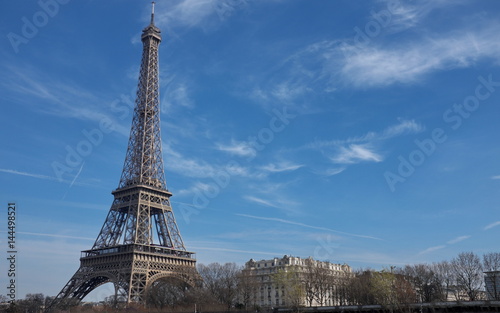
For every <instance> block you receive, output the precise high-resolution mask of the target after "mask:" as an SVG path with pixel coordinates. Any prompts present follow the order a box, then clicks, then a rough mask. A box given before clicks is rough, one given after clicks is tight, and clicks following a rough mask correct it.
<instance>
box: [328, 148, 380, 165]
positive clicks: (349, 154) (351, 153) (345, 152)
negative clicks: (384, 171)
mask: <svg viewBox="0 0 500 313" xmlns="http://www.w3.org/2000/svg"><path fill="white" fill-rule="evenodd" d="M330 159H331V160H332V161H333V162H334V163H340V164H352V163H359V162H364V161H366V162H370V161H371V162H381V161H382V160H383V157H382V156H381V155H380V154H378V153H376V152H375V151H374V149H373V148H372V147H371V146H370V145H368V144H365V145H356V144H351V145H349V146H347V147H340V148H339V152H338V153H336V154H335V155H334V156H332V157H331V158H330Z"/></svg>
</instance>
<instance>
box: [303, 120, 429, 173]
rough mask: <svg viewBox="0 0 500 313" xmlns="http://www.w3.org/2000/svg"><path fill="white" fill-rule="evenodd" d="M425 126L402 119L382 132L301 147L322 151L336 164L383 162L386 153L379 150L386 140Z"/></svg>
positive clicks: (417, 130)
mask: <svg viewBox="0 0 500 313" xmlns="http://www.w3.org/2000/svg"><path fill="white" fill-rule="evenodd" d="M424 129H425V128H424V127H423V126H422V125H421V124H419V123H417V122H416V121H415V120H404V119H400V120H399V122H398V123H397V124H394V125H390V126H388V127H386V128H385V129H383V130H382V131H380V132H375V131H370V132H368V133H366V134H363V135H361V136H355V137H349V138H346V139H335V140H323V141H318V140H316V141H314V142H312V143H309V144H307V145H305V146H303V147H302V148H301V149H316V150H320V151H322V152H323V153H324V154H325V155H327V156H328V157H329V159H330V160H331V161H332V162H333V163H336V164H344V165H347V164H355V163H360V162H382V161H383V160H384V155H383V154H382V153H381V152H379V149H380V147H379V146H380V145H382V144H383V142H384V141H386V140H389V139H391V138H394V137H398V136H403V135H408V134H416V133H419V132H421V131H423V130H424ZM338 170H340V171H343V170H345V166H343V167H341V168H337V169H334V170H333V171H332V173H334V174H338V173H340V172H339V171H338Z"/></svg>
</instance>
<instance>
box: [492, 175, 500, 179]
mask: <svg viewBox="0 0 500 313" xmlns="http://www.w3.org/2000/svg"><path fill="white" fill-rule="evenodd" d="M491 179H500V175H496V176H491Z"/></svg>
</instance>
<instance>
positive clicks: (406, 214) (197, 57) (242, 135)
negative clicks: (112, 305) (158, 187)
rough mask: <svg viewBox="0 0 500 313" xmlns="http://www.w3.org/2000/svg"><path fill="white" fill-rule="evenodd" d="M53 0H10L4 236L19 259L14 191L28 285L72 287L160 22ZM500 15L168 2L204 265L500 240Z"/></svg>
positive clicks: (368, 256)
mask: <svg viewBox="0 0 500 313" xmlns="http://www.w3.org/2000/svg"><path fill="white" fill-rule="evenodd" d="M55 1H56V0H54V1H50V0H42V1H41V2H37V1H16V2H12V1H10V2H9V1H3V2H2V3H1V4H0V12H1V13H0V15H1V18H0V32H1V35H2V40H1V41H0V45H1V46H0V47H1V49H0V68H1V73H2V75H0V94H1V99H2V104H1V105H2V109H3V114H1V115H0V138H1V141H0V144H1V158H0V184H1V186H2V188H1V191H0V203H1V206H2V207H3V208H4V209H2V212H4V213H2V215H3V216H4V218H3V220H4V221H5V222H2V228H1V230H2V233H0V235H1V236H2V238H1V239H0V240H1V244H2V246H3V248H2V255H4V256H5V252H6V250H7V248H6V242H5V241H6V236H7V235H6V233H5V225H6V211H7V203H8V202H13V201H14V202H16V204H17V206H18V216H17V222H18V226H17V232H18V233H17V241H18V242H17V245H18V251H19V255H18V263H17V271H18V272H17V274H18V278H19V280H18V295H19V296H20V297H23V296H24V294H25V293H35V292H43V293H45V294H47V295H55V294H57V293H58V292H59V291H60V289H61V288H62V287H63V285H64V284H65V283H66V282H67V281H68V279H69V278H70V277H71V275H72V274H73V273H74V272H75V271H76V269H77V268H78V266H79V256H80V251H81V250H85V249H89V248H91V246H92V244H93V242H94V240H95V238H96V236H97V235H98V233H99V230H100V228H101V226H102V224H103V222H104V219H105V217H106V214H107V211H108V210H109V207H110V205H111V202H112V200H113V197H112V195H111V194H110V192H111V191H112V190H114V189H115V188H116V187H117V186H118V181H119V178H120V174H121V170H122V166H123V161H124V157H125V151H126V148H127V142H128V134H129V130H130V123H131V119H132V115H131V107H130V105H131V104H132V103H133V101H134V93H135V89H136V85H137V77H138V70H139V65H140V57H141V52H142V51H141V49H142V45H141V42H140V33H141V30H142V29H143V28H144V27H145V26H146V25H147V24H148V23H149V14H150V2H149V1H131V0H130V1H117V0H116V1H83V0H82V1H76V0H64V1H63V0H57V2H55ZM499 13H500V4H499V3H498V1H494V0H490V1H466V0H461V1H456V0H453V1H445V0H440V1H436V0H433V1H430V0H429V1H424V0H422V1H397V0H391V1H389V0H388V1H382V0H381V1H347V0H346V1H305V0H304V1H299V0H295V1H277V0H276V1H252V0H220V1H211V0H196V1H195V0H178V1H162V0H159V1H157V5H156V24H157V26H159V27H160V28H161V30H162V35H163V41H162V43H161V46H160V70H161V77H160V78H161V105H162V116H161V118H162V140H163V153H164V162H165V170H166V179H167V184H168V186H169V190H170V191H171V192H172V193H173V194H174V196H173V197H172V204H173V206H174V212H175V215H176V219H177V223H178V225H179V228H180V231H181V234H182V236H183V239H184V241H185V244H186V246H187V248H188V249H189V250H191V251H194V252H196V253H197V259H198V262H201V263H205V264H206V263H210V262H236V263H238V264H244V262H246V261H248V260H249V259H250V258H254V259H263V258H272V257H274V256H282V255H284V254H289V255H294V256H301V257H308V256H312V257H315V258H317V259H321V260H329V261H331V262H339V263H347V264H350V265H351V266H353V267H355V268H358V267H372V268H383V267H387V266H391V265H396V266H397V265H404V264H408V263H418V262H437V261H441V260H449V259H451V258H453V257H454V256H456V255H457V254H458V253H459V252H462V251H474V252H476V253H478V254H482V253H486V252H493V251H496V252H498V251H499V249H498V239H497V238H498V235H499V231H500V227H498V226H499V225H500V216H499V214H498V212H499V200H500V199H499V196H498V195H499V193H498V190H499V188H500V158H499V156H500V144H499V140H500V123H499V122H498V117H499V116H500V115H499V114H500V105H499V101H500V68H499V57H500V22H499V21H498V14H499ZM2 234H3V235H2ZM6 264H7V263H6V258H5V257H2V258H1V259H0V265H1V266H2V268H5V266H6ZM0 275H1V277H2V279H1V281H2V282H3V281H6V273H0ZM106 295H108V294H107V293H106V291H101V292H99V291H96V292H94V293H93V295H92V296H89V297H94V298H99V297H101V298H102V297H103V296H106Z"/></svg>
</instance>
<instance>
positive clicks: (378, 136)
mask: <svg viewBox="0 0 500 313" xmlns="http://www.w3.org/2000/svg"><path fill="white" fill-rule="evenodd" d="M423 130H425V127H424V126H423V125H422V124H419V123H417V122H416V121H415V120H405V119H400V120H399V123H397V124H394V125H390V126H388V127H386V128H385V129H383V130H382V131H380V132H376V131H370V132H368V133H366V134H363V135H361V136H354V137H349V138H347V139H336V140H327V141H319V140H317V141H314V142H312V143H310V144H308V145H306V146H305V147H304V148H315V149H320V148H324V147H338V146H343V145H347V144H365V143H375V142H380V141H384V140H388V139H391V138H394V137H398V136H403V135H410V134H417V133H420V132H422V131H423Z"/></svg>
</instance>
